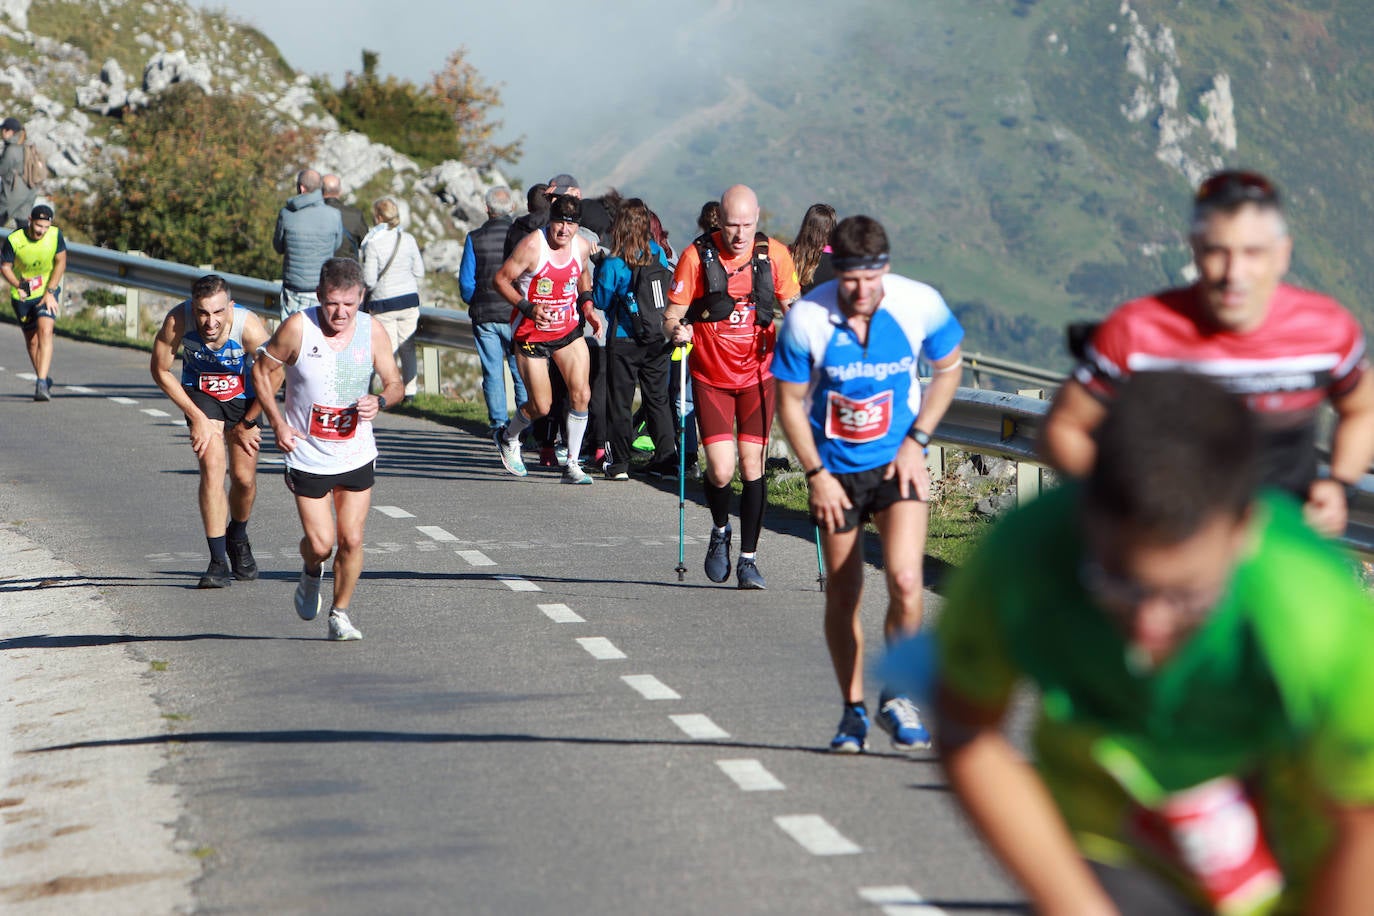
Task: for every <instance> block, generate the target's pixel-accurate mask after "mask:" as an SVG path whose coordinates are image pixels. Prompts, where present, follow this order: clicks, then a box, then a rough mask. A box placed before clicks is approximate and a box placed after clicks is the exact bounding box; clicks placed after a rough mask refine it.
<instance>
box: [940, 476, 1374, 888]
mask: <svg viewBox="0 0 1374 916" xmlns="http://www.w3.org/2000/svg"><path fill="white" fill-rule="evenodd" d="M1078 500H1079V489H1078V487H1077V486H1075V485H1068V486H1064V487H1062V488H1060V489H1058V490H1055V491H1053V492H1051V493H1048V494H1046V495H1045V496H1043V497H1042V498H1040V499H1039V500H1037V501H1036V502H1035V503H1033V504H1031V505H1030V506H1027V507H1026V508H1025V509H1023V510H1021V511H1019V512H1016V513H1014V514H1012V515H1011V516H1009V517H1008V518H1007V519H1006V520H1005V521H1004V522H1003V523H1001V524H1000V525H998V527H997V528H996V529H995V530H994V531H992V532H990V533H989V535H988V537H987V539H986V541H985V542H984V543H983V544H982V545H981V546H980V548H979V549H978V550H977V551H976V553H975V555H974V557H973V558H972V560H971V561H970V562H969V563H968V564H967V565H966V566H965V567H964V568H963V569H962V570H960V572H959V573H958V575H957V576H956V577H955V578H954V580H953V581H952V583H951V586H950V591H949V594H948V599H947V603H946V606H945V611H944V613H943V616H942V619H941V622H940V627H939V631H938V646H939V649H938V652H939V662H940V673H939V677H940V680H941V685H942V688H943V689H944V690H945V691H947V692H949V693H952V694H954V695H956V696H958V697H960V698H962V699H963V700H964V701H966V702H969V703H972V704H974V705H976V706H985V707H988V708H999V707H1000V706H1001V705H1002V704H1005V703H1006V702H1007V701H1008V700H1009V698H1010V696H1011V693H1012V691H1013V689H1014V688H1015V687H1016V685H1017V683H1018V682H1020V681H1027V682H1030V683H1031V684H1033V685H1034V686H1035V687H1036V688H1037V689H1038V690H1039V691H1040V696H1041V709H1040V716H1039V721H1038V722H1037V726H1036V730H1035V735H1034V751H1035V756H1036V763H1037V766H1038V768H1039V770H1040V772H1041V774H1042V776H1043V778H1044V779H1045V782H1046V784H1047V785H1048V786H1049V789H1050V791H1051V793H1052V794H1053V795H1054V798H1055V801H1056V802H1057V804H1058V805H1059V808H1060V811H1061V812H1062V813H1063V815H1064V817H1065V819H1066V821H1067V822H1068V824H1069V826H1070V828H1071V830H1072V831H1073V832H1074V834H1075V836H1076V838H1077V840H1078V842H1079V845H1080V848H1081V849H1082V850H1083V851H1084V853H1085V854H1086V855H1088V856H1089V857H1090V858H1094V859H1097V860H1099V861H1105V862H1120V861H1131V860H1134V859H1136V858H1137V857H1136V855H1135V854H1134V851H1133V847H1132V846H1131V844H1130V843H1128V842H1126V841H1125V836H1126V835H1127V833H1128V831H1127V830H1126V829H1125V826H1126V824H1127V821H1128V819H1129V818H1130V816H1131V812H1132V811H1135V810H1138V808H1137V806H1141V807H1146V808H1149V807H1153V806H1155V805H1157V804H1159V803H1160V802H1161V801H1162V800H1163V799H1164V798H1166V797H1167V796H1169V795H1171V794H1173V793H1177V792H1181V791H1183V790H1185V789H1188V788H1191V787H1194V786H1197V785H1199V784H1201V783H1204V782H1206V781H1208V780H1210V779H1213V778H1215V777H1218V776H1223V775H1232V776H1236V777H1238V778H1240V779H1242V780H1245V781H1246V782H1247V785H1248V786H1250V787H1251V788H1252V790H1253V791H1254V794H1255V797H1256V802H1257V804H1258V805H1259V807H1260V811H1261V818H1262V820H1263V823H1264V829H1265V834H1266V836H1267V837H1268V839H1269V842H1270V845H1271V848H1272V849H1273V851H1274V853H1275V855H1276V856H1277V858H1278V859H1279V862H1280V864H1281V865H1282V866H1283V868H1284V872H1285V875H1286V877H1287V879H1288V883H1289V888H1290V894H1289V897H1290V899H1291V897H1292V896H1294V895H1298V894H1301V892H1302V890H1303V886H1304V884H1305V882H1306V879H1307V878H1308V877H1309V876H1310V873H1311V871H1312V869H1313V868H1314V866H1315V863H1316V859H1317V858H1318V857H1319V855H1320V853H1321V851H1322V848H1323V846H1324V845H1325V843H1326V836H1327V830H1326V825H1325V824H1324V823H1323V820H1322V815H1321V812H1320V805H1321V803H1322V800H1329V801H1334V802H1336V803H1338V804H1349V805H1363V804H1374V605H1371V603H1370V600H1369V598H1368V596H1367V595H1366V594H1365V593H1364V591H1363V589H1362V588H1361V587H1360V585H1359V583H1358V582H1357V581H1356V578H1355V576H1354V573H1353V571H1352V566H1351V562H1350V559H1349V558H1348V557H1347V556H1346V555H1344V554H1343V553H1342V552H1341V551H1340V550H1339V549H1338V548H1337V547H1335V546H1333V545H1332V544H1331V543H1329V542H1328V541H1326V540H1324V539H1323V538H1321V537H1320V536H1318V535H1317V534H1315V533H1314V532H1312V531H1311V530H1310V529H1309V528H1308V527H1307V526H1306V525H1305V524H1304V523H1303V521H1302V516H1301V510H1300V507H1299V506H1298V505H1297V504H1296V503H1295V502H1293V501H1292V500H1291V499H1289V498H1288V497H1286V496H1283V495H1280V494H1277V493H1272V494H1265V495H1264V496H1262V497H1261V498H1260V499H1259V500H1258V501H1257V504H1256V513H1255V521H1254V530H1253V537H1252V542H1251V547H1250V549H1249V550H1248V551H1247V553H1246V555H1245V557H1244V558H1243V559H1242V561H1241V563H1240V565H1239V566H1238V568H1237V569H1236V572H1235V575H1234V577H1233V579H1232V581H1231V583H1230V586H1229V590H1228V591H1227V593H1226V595H1225V596H1224V598H1223V599H1222V601H1221V602H1220V604H1219V605H1218V606H1217V608H1216V610H1215V611H1214V612H1213V614H1212V615H1211V616H1210V617H1209V618H1208V620H1207V621H1206V622H1205V623H1204V624H1203V625H1202V626H1201V627H1200V628H1199V629H1198V630H1197V631H1196V632H1195V633H1194V634H1193V635H1192V636H1191V637H1190V638H1189V639H1188V641H1187V642H1185V643H1184V644H1183V645H1182V646H1181V647H1180V648H1179V649H1178V650H1177V652H1176V653H1175V654H1174V655H1173V656H1171V657H1170V658H1169V659H1168V660H1167V661H1166V662H1165V663H1164V664H1162V665H1161V666H1160V667H1158V668H1157V669H1155V670H1153V671H1148V672H1143V673H1142V672H1140V671H1138V670H1136V669H1135V668H1133V667H1132V666H1131V665H1130V664H1129V663H1128V658H1127V643H1126V640H1125V638H1124V637H1123V635H1122V633H1121V632H1120V630H1119V629H1117V627H1116V626H1115V625H1114V624H1113V623H1112V622H1111V621H1110V620H1109V619H1108V618H1107V616H1106V615H1105V614H1104V613H1103V612H1102V611H1100V610H1099V609H1098V608H1097V607H1095V606H1094V605H1093V603H1092V601H1091V599H1090V598H1089V596H1088V594H1087V592H1086V591H1085V589H1084V588H1083V586H1082V584H1081V577H1080V572H1079V571H1080V568H1081V566H1082V562H1083V559H1084V543H1083V535H1082V533H1081V532H1080V530H1079V526H1078V524H1077V512H1078Z"/></svg>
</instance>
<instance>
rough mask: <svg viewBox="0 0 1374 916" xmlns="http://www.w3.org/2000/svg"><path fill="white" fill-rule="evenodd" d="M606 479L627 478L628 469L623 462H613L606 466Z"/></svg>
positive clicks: (628, 474)
mask: <svg viewBox="0 0 1374 916" xmlns="http://www.w3.org/2000/svg"><path fill="white" fill-rule="evenodd" d="M606 479H607V480H629V479H630V469H629V468H627V467H625V466H624V465H623V464H613V465H611V466H610V467H608V468H606Z"/></svg>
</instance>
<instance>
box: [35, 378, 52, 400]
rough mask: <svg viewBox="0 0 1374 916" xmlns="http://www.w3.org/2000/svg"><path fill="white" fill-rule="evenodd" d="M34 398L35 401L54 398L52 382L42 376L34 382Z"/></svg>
mask: <svg viewBox="0 0 1374 916" xmlns="http://www.w3.org/2000/svg"><path fill="white" fill-rule="evenodd" d="M33 399H34V400H35V401H51V400H52V382H50V381H48V380H47V379H45V378H41V379H39V380H38V381H36V382H34V383H33Z"/></svg>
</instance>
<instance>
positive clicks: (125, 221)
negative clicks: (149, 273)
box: [70, 84, 314, 277]
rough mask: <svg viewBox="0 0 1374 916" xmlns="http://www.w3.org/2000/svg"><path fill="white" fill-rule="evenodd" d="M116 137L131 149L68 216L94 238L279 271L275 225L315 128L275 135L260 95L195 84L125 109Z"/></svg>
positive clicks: (257, 272)
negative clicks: (209, 90) (210, 91)
mask: <svg viewBox="0 0 1374 916" xmlns="http://www.w3.org/2000/svg"><path fill="white" fill-rule="evenodd" d="M117 134H118V136H117V137H116V141H115V142H119V143H122V145H123V146H124V147H125V148H126V149H127V153H126V154H125V155H123V156H121V157H118V158H116V159H115V160H114V163H113V167H112V169H111V171H110V174H109V175H108V176H104V177H102V178H99V179H97V180H96V181H95V182H94V187H93V191H94V193H93V194H92V195H91V197H90V198H88V199H87V200H86V201H85V202H81V203H78V204H77V205H76V206H75V208H74V211H73V212H72V213H71V217H70V219H71V221H72V222H73V223H75V224H76V225H78V226H81V227H82V228H84V229H85V230H86V231H87V232H88V233H89V235H90V237H91V238H92V239H93V240H94V241H95V242H96V244H100V245H109V246H111V247H114V248H118V249H123V250H127V249H141V250H143V251H145V252H147V253H148V254H149V255H150V256H152V257H155V258H165V259H167V260H170V261H179V262H181V263H184V264H204V263H211V264H214V265H215V267H216V268H217V269H220V270H225V271H229V272H233V273H241V274H246V275H248V276H250V277H274V276H276V275H277V274H278V272H279V267H280V257H279V256H278V255H277V254H276V252H274V251H273V250H272V227H273V225H274V224H275V220H276V214H277V210H278V209H279V208H280V207H281V202H282V200H283V198H284V196H285V192H287V191H288V190H289V189H288V188H287V187H286V183H287V181H288V180H289V177H290V176H291V175H293V174H294V173H295V171H296V170H297V169H298V168H300V165H301V163H303V162H307V161H309V158H310V156H311V154H312V152H313V147H314V136H313V135H312V134H309V133H306V132H303V131H299V130H281V131H273V130H271V129H269V128H268V127H266V126H265V125H264V123H263V117H262V112H261V111H260V110H259V109H258V106H257V103H256V102H255V101H254V100H253V99H251V98H249V97H247V96H225V95H216V96H209V95H206V94H205V93H204V92H203V91H202V90H201V89H199V88H198V87H196V86H194V85H190V84H181V85H177V86H173V87H172V88H171V89H169V90H168V91H167V92H164V93H162V94H161V95H160V96H158V97H157V98H156V99H155V100H154V101H153V103H152V105H150V106H149V108H148V109H146V110H145V111H142V112H131V113H129V114H128V115H126V116H125V119H124V122H123V124H122V126H121V127H120V129H119V131H118V132H117Z"/></svg>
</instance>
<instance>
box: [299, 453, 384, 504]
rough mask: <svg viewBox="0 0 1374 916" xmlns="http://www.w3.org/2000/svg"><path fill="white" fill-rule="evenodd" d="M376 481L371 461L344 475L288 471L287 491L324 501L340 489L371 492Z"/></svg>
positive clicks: (375, 464) (345, 472) (375, 469)
mask: <svg viewBox="0 0 1374 916" xmlns="http://www.w3.org/2000/svg"><path fill="white" fill-rule="evenodd" d="M376 479H377V462H375V461H369V462H368V463H367V464H365V465H363V466H362V467H360V468H354V469H353V470H351V471H344V472H343V473H342V474H310V473H308V472H306V471H296V470H292V469H291V468H287V469H286V489H288V490H290V491H291V492H292V493H294V494H296V495H297V496H304V497H305V498H306V499H323V498H324V497H326V496H328V495H329V494H330V493H332V492H334V490H335V489H338V488H342V489H344V490H351V491H353V492H354V493H361V492H362V491H364V490H371V489H372V485H373V484H374V483H375V482H376Z"/></svg>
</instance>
